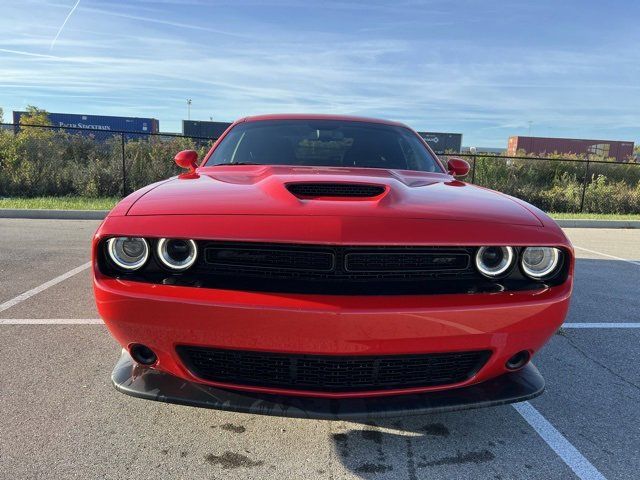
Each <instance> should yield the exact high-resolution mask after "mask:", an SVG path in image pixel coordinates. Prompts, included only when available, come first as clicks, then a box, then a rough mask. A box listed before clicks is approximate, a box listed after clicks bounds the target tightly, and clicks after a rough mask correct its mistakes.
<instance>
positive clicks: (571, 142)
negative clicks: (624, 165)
mask: <svg viewBox="0 0 640 480" xmlns="http://www.w3.org/2000/svg"><path fill="white" fill-rule="evenodd" d="M521 151H522V152H525V153H533V154H536V155H548V154H552V153H560V154H563V153H565V154H571V153H573V154H578V155H589V156H593V157H597V158H614V159H615V160H616V161H617V162H627V161H628V160H629V158H630V157H631V156H632V155H633V142H621V141H618V140H583V139H575V138H548V137H520V136H513V137H509V143H508V145H507V153H508V154H509V155H516V154H517V153H518V152H521Z"/></svg>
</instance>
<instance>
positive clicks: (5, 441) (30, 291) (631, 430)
mask: <svg viewBox="0 0 640 480" xmlns="http://www.w3.org/2000/svg"><path fill="white" fill-rule="evenodd" d="M98 223H99V222H97V221H76V220H65V221H56V220H18V219H15V220H13V219H0V478H3V479H4V478H6V479H22V478H34V479H35V478H37V479H45V478H52V479H53V478H55V479H62V478H80V479H87V478H151V477H158V478H185V479H186V478H198V479H200V478H225V479H228V478H243V479H244V478H260V479H262V478H278V479H289V478H305V479H343V478H367V479H368V478H372V479H391V478H394V479H395V478H399V479H422V478H425V479H426V478H428V479H439V478H482V479H484V478H488V479H527V478H535V479H539V478H551V479H556V478H558V479H560V478H562V479H565V478H584V479H597V478H607V479H624V478H628V479H635V478H638V472H639V471H640V414H639V413H638V405H639V404H640V363H639V362H638V358H640V328H637V327H640V230H605V229H597V230H596V229H568V230H567V234H568V235H569V237H570V238H571V240H572V241H573V243H574V245H575V246H576V247H577V249H576V252H577V256H578V262H577V267H576V284H575V293H574V297H573V300H572V307H571V311H570V314H569V317H568V318H567V324H565V327H564V328H563V329H562V330H561V331H560V332H559V333H558V334H557V335H555V336H554V338H553V339H552V340H551V341H550V343H549V344H548V345H547V346H546V347H545V348H544V350H543V351H542V352H540V353H539V354H538V355H537V356H536V358H535V363H536V365H537V366H538V368H539V369H540V371H541V372H542V374H543V375H544V377H545V379H546V381H547V391H546V392H545V393H544V394H543V395H542V396H541V397H538V398H536V399H534V400H532V401H531V402H525V403H521V404H518V405H516V406H510V405H509V406H503V407H494V408H488V409H481V410H471V411H463V412H456V413H449V414H440V415H428V416H416V417H407V418H398V419H391V420H385V421H380V422H376V423H371V424H361V423H353V422H344V421H315V420H300V419H289V418H278V417H264V416H259V415H247V414H236V413H230V412H221V411H215V410H205V409H198V408H192V407H183V406H177V405H169V404H163V403H156V402H150V401H146V400H140V399H136V398H132V397H129V396H126V395H123V394H121V393H118V392H116V391H115V389H114V388H113V387H112V386H111V383H110V378H109V376H110V373H111V370H112V368H113V366H114V364H115V362H116V360H117V359H118V357H119V355H120V348H119V346H118V345H117V344H116V343H115V341H114V340H112V338H111V337H110V336H109V334H108V333H107V331H106V329H105V327H104V326H103V325H101V324H100V323H98V322H96V319H97V318H98V315H97V312H96V309H95V306H94V305H93V299H92V292H91V282H90V272H89V270H88V268H86V262H88V260H89V241H90V238H91V236H92V234H93V232H94V230H95V229H96V227H97V226H98ZM69 272H72V273H73V274H71V273H69ZM75 272H77V273H75ZM25 292H26V293H25Z"/></svg>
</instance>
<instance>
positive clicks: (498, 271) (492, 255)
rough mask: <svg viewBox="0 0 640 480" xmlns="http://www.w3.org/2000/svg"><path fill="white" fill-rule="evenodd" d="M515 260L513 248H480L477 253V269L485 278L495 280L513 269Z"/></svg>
mask: <svg viewBox="0 0 640 480" xmlns="http://www.w3.org/2000/svg"><path fill="white" fill-rule="evenodd" d="M513 259H514V254H513V248H511V247H480V248H479V249H478V252H477V253H476V268H477V269H478V271H479V272H480V273H481V274H483V275H484V276H486V277H489V278H495V277H499V276H500V275H502V274H503V273H505V272H507V271H508V270H509V269H510V268H511V266H512V265H513Z"/></svg>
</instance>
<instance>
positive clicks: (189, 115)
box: [187, 98, 191, 120]
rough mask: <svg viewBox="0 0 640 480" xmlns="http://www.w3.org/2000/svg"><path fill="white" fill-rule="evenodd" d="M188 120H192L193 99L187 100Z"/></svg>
mask: <svg viewBox="0 0 640 480" xmlns="http://www.w3.org/2000/svg"><path fill="white" fill-rule="evenodd" d="M187 120H191V99H190V98H187Z"/></svg>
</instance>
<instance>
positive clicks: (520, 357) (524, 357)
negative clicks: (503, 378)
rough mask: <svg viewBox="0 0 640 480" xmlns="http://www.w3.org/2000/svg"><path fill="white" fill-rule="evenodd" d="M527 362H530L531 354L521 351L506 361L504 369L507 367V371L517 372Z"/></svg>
mask: <svg viewBox="0 0 640 480" xmlns="http://www.w3.org/2000/svg"><path fill="white" fill-rule="evenodd" d="M529 360H531V354H530V353H529V352H528V351H526V350H522V351H521V352H518V353H516V354H515V355H514V356H512V357H511V358H510V359H509V360H507V363H506V364H505V367H507V370H518V369H520V368H522V367H524V366H525V365H526V364H527V363H529Z"/></svg>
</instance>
